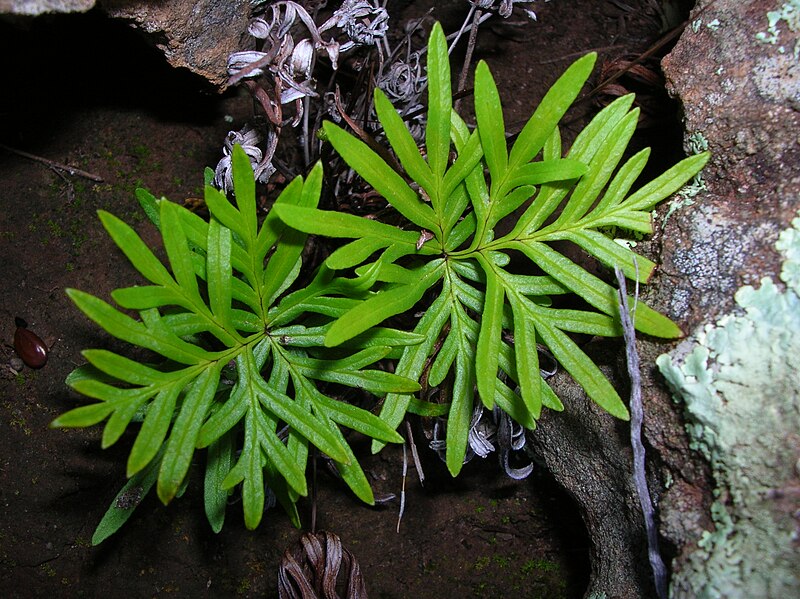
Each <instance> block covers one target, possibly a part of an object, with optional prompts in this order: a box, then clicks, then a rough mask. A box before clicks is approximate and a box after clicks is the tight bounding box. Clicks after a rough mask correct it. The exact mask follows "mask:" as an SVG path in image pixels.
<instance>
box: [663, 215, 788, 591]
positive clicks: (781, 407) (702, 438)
mask: <svg viewBox="0 0 800 599" xmlns="http://www.w3.org/2000/svg"><path fill="white" fill-rule="evenodd" d="M792 224H793V228H790V229H788V230H786V231H784V232H783V233H782V234H781V237H780V240H779V241H778V243H777V245H776V247H777V249H778V250H779V251H780V252H781V254H782V255H783V257H784V260H785V261H784V263H783V269H782V272H781V279H782V281H783V283H784V284H785V286H786V287H785V289H781V288H779V286H778V284H776V283H775V282H773V281H772V280H771V279H769V278H764V279H762V280H761V285H760V287H759V288H758V289H756V288H754V287H752V286H745V287H742V288H741V289H739V290H738V291H737V293H736V295H735V299H736V303H737V304H738V306H739V307H740V308H741V310H739V311H737V313H736V314H730V315H727V316H725V317H723V318H722V319H720V320H719V321H718V322H717V323H716V324H714V325H707V326H706V327H705V329H704V330H703V331H702V332H701V333H699V334H697V335H696V336H695V338H694V339H693V340H692V341H691V349H690V351H689V353H688V355H685V357H684V358H683V359H680V360H679V359H678V358H677V357H674V356H670V355H662V356H660V357H659V358H658V360H657V364H658V366H659V368H660V369H661V372H662V374H663V375H664V377H665V378H666V379H667V381H668V382H669V384H670V386H671V387H672V389H673V391H674V393H675V395H676V397H677V398H678V399H679V400H681V401H682V402H683V403H684V405H685V407H686V411H687V419H688V421H689V425H688V427H689V434H690V437H691V439H692V442H693V445H694V448H695V449H697V450H699V451H701V452H702V453H703V455H704V456H705V457H706V459H708V460H709V462H710V463H711V466H712V469H713V473H714V478H715V481H716V489H715V497H716V499H715V502H714V504H713V506H712V518H713V521H714V524H715V528H714V530H713V531H706V532H705V533H704V534H703V536H702V538H700V539H698V542H697V548H696V549H695V550H694V551H693V552H692V553H691V554H690V555H689V556H688V557H686V558H682V559H681V560H680V563H677V564H676V568H675V573H674V575H673V579H672V585H671V596H672V597H674V598H685V597H686V598H688V597H693V598H694V597H699V598H716V597H725V598H742V599H744V598H752V597H763V598H776V599H777V598H783V597H797V596H800V530H799V529H798V524H799V522H798V518H800V511H798V507H799V506H798V500H799V499H800V481H799V480H798V478H799V476H800V472H798V467H800V462H798V458H800V218H796V219H795V220H794V221H793V223H792ZM684 350H685V346H684ZM674 353H675V355H676V356H677V352H674ZM679 362H680V363H679Z"/></svg>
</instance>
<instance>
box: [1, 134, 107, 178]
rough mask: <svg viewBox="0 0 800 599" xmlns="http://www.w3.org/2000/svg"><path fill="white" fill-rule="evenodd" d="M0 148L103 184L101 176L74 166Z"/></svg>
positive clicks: (5, 146)
mask: <svg viewBox="0 0 800 599" xmlns="http://www.w3.org/2000/svg"><path fill="white" fill-rule="evenodd" d="M0 148H3V149H4V150H5V151H6V152H11V153H12V154H16V155H17V156H22V157H23V158H27V159H28V160H34V161H36V162H39V163H41V164H45V165H47V166H49V167H50V168H53V169H57V170H59V171H65V172H67V173H69V174H70V175H73V176H78V177H83V178H84V179H90V180H92V181H97V182H98V183H102V182H103V178H102V177H101V176H99V175H95V174H93V173H89V172H86V171H84V170H81V169H79V168H75V167H73V166H69V165H67V164H62V163H60V162H54V161H52V160H48V159H47V158H42V157H41V156H36V155H35V154H29V153H28V152H23V151H22V150H17V149H15V148H11V147H9V146H7V145H4V144H0Z"/></svg>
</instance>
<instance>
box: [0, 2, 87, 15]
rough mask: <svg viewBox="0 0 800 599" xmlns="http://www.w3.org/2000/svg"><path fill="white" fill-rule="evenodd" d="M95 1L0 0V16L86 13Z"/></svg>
mask: <svg viewBox="0 0 800 599" xmlns="http://www.w3.org/2000/svg"><path fill="white" fill-rule="evenodd" d="M94 4H95V0H0V14H8V15H24V16H38V15H42V14H47V13H59V12H86V11H87V10H89V9H90V8H93V7H94Z"/></svg>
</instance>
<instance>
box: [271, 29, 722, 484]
mask: <svg viewBox="0 0 800 599" xmlns="http://www.w3.org/2000/svg"><path fill="white" fill-rule="evenodd" d="M595 59H596V56H595V55H594V54H588V55H586V56H584V57H583V58H581V59H579V60H577V61H576V62H575V63H574V64H573V65H572V66H570V67H569V68H568V69H567V71H566V72H565V73H564V74H563V75H562V76H561V77H560V78H559V79H558V81H557V82H556V83H555V84H554V85H553V86H552V88H551V89H550V90H549V92H548V93H547V94H546V96H545V97H544V99H543V100H542V102H541V104H540V105H539V107H538V108H537V109H536V111H535V112H534V114H533V116H532V117H531V118H530V119H529V121H528V122H527V124H526V125H525V126H524V128H523V129H522V132H521V133H520V134H519V136H518V137H517V139H516V141H515V142H514V144H513V145H512V146H511V148H510V150H509V148H508V146H507V142H506V131H505V126H504V123H503V111H502V105H501V102H500V97H499V94H498V91H497V87H496V85H495V83H494V80H493V78H492V75H491V72H490V70H489V68H488V67H487V66H486V64H485V63H480V64H479V65H478V67H477V69H476V74H475V115H476V121H477V125H476V127H475V129H474V130H473V131H470V130H469V128H468V126H467V125H466V123H465V122H464V121H463V120H462V119H461V117H460V116H459V115H458V114H457V113H456V112H455V111H454V110H453V108H452V98H451V96H450V80H449V66H448V62H447V47H446V44H445V41H444V35H443V33H442V30H441V27H439V25H438V24H437V25H435V26H434V28H433V31H432V33H431V37H430V40H429V43H428V65H427V66H428V76H429V95H428V115H427V118H428V121H427V122H428V129H427V133H426V147H425V152H424V153H423V152H421V151H420V149H419V148H417V147H416V144H415V143H414V142H413V140H412V138H411V135H410V133H409V131H408V130H407V128H406V126H405V124H404V123H403V122H402V120H401V119H400V117H399V116H398V114H397V113H396V112H395V111H394V109H393V107H392V106H391V104H390V103H389V101H388V100H387V99H386V98H385V96H384V95H383V94H381V92H380V91H376V93H375V106H376V112H377V114H378V118H379V120H380V122H381V124H382V126H383V129H384V131H385V132H386V137H387V140H388V141H389V143H390V145H391V147H392V150H393V151H394V153H395V155H396V156H397V158H398V160H399V162H400V164H401V165H402V166H403V168H404V169H405V171H406V174H407V175H408V177H409V178H410V179H411V180H413V181H414V183H415V184H416V186H418V187H414V186H411V185H409V184H408V183H407V182H406V181H405V180H404V179H403V177H401V176H400V175H399V174H397V173H396V172H395V171H394V170H393V169H392V168H391V167H390V166H389V165H388V164H386V163H385V162H384V161H383V160H382V159H381V158H380V157H379V156H378V154H376V153H375V152H373V151H372V150H371V149H369V148H368V147H367V146H366V145H365V144H363V143H362V142H360V141H359V140H358V139H356V138H355V137H354V136H352V135H350V134H348V133H346V132H345V131H343V130H342V129H340V128H339V127H337V126H336V125H333V124H332V123H325V125H324V128H325V133H326V136H327V139H328V141H329V142H330V143H331V145H332V146H333V147H334V149H335V150H336V151H337V152H338V153H339V154H340V155H341V156H342V157H343V158H344V159H345V161H346V162H347V163H348V164H349V165H350V166H351V167H352V168H353V169H354V170H355V171H356V172H358V173H359V174H360V175H361V176H363V177H364V179H365V180H366V181H367V182H368V183H370V185H372V186H373V187H374V188H375V190H376V191H377V192H378V193H380V194H381V195H383V196H384V197H385V198H386V200H387V201H388V202H389V203H390V204H391V205H392V206H393V207H394V208H395V209H396V210H397V211H398V212H399V213H400V214H401V215H403V216H404V217H405V218H406V219H408V221H409V223H408V226H404V227H403V228H402V229H399V228H395V227H392V226H389V225H386V224H382V223H379V222H376V221H374V220H367V219H363V218H360V217H356V216H352V215H336V214H332V213H328V212H323V211H319V210H316V209H314V208H310V207H297V206H291V205H281V206H276V207H275V208H274V210H273V213H275V214H277V216H278V217H279V218H280V219H281V220H283V221H284V222H285V223H286V224H288V225H289V226H291V227H294V228H296V229H297V230H299V231H303V232H304V233H308V234H317V235H328V236H333V237H340V238H345V239H352V240H353V241H351V242H349V243H347V244H346V245H345V246H343V247H342V248H341V249H339V250H337V252H335V253H334V254H332V255H331V256H330V257H329V258H328V259H327V262H326V266H327V267H328V268H330V269H333V270H336V269H347V268H355V272H356V273H364V272H371V273H372V274H373V275H374V277H375V284H374V286H373V287H372V289H371V295H369V296H367V297H365V298H364V299H362V300H360V302H359V303H357V304H355V305H354V306H353V307H352V308H350V309H349V310H347V311H346V312H345V313H344V314H342V315H340V316H339V317H338V318H337V320H336V321H335V322H334V323H333V325H332V326H331V327H330V329H329V331H328V334H327V337H326V340H325V342H326V345H329V346H335V345H338V344H340V343H344V342H346V341H347V340H348V339H350V338H352V337H354V336H356V335H360V334H363V332H364V331H366V330H368V329H369V328H370V327H372V326H375V325H377V324H380V323H382V322H384V321H385V320H386V319H388V318H390V317H392V316H395V315H398V314H400V313H402V312H406V311H409V310H412V309H415V310H419V309H420V308H422V309H424V314H423V315H422V317H421V318H420V319H419V321H418V322H417V325H416V328H415V329H414V333H416V334H418V335H420V336H421V337H423V338H424V339H425V340H424V341H422V342H421V343H420V344H418V345H409V346H408V347H406V348H405V349H404V350H403V354H402V356H401V357H400V359H399V361H398V363H397V366H396V369H395V372H396V373H398V374H400V375H402V376H405V377H408V378H410V379H413V380H421V379H423V378H424V377H426V376H427V380H428V383H429V384H434V385H436V384H439V385H441V386H442V389H443V392H442V393H440V396H444V397H446V398H447V401H449V408H448V417H447V439H446V440H447V454H446V461H447V465H448V468H449V470H450V472H451V473H452V474H453V475H456V474H457V473H458V472H459V471H460V469H461V466H462V463H463V460H464V456H465V452H466V446H467V435H468V432H469V425H470V418H471V414H472V411H473V403H474V401H475V399H474V394H475V391H476V390H477V395H478V396H479V398H480V401H482V402H483V404H484V405H485V406H487V407H493V406H494V405H499V406H500V407H501V408H502V409H503V410H505V411H506V412H508V413H509V414H510V415H511V416H512V417H513V418H514V419H515V420H516V421H518V422H519V423H520V424H522V425H524V426H526V427H528V428H533V427H534V426H535V423H536V419H538V418H539V416H540V414H541V410H542V407H550V408H552V409H561V408H562V405H561V403H560V401H559V400H558V398H557V397H556V396H555V393H553V391H552V389H551V388H550V386H549V385H548V384H547V382H546V381H545V380H544V379H543V378H542V376H541V375H540V373H539V363H538V350H537V347H539V346H544V347H546V348H547V349H548V350H549V352H550V353H551V354H552V355H553V356H554V357H555V359H556V360H557V361H558V362H559V363H560V364H561V365H562V366H563V367H564V369H565V370H567V372H569V373H570V375H572V377H573V378H574V379H575V381H576V382H577V383H578V384H580V385H581V386H582V387H583V388H584V389H585V391H586V393H587V395H588V396H589V397H590V398H591V399H592V400H593V401H595V402H596V403H597V404H598V405H599V406H601V407H603V408H604V409H605V410H607V411H608V412H609V413H611V414H613V415H614V416H616V417H618V418H623V419H626V418H628V411H627V408H626V407H625V405H624V403H623V402H622V400H621V398H620V397H619V394H618V393H617V391H616V390H615V389H614V387H613V386H612V384H611V383H610V382H609V381H608V379H607V378H606V377H605V375H603V373H602V372H601V371H600V369H599V368H598V367H597V365H596V364H595V363H594V362H593V361H592V359H591V358H590V357H589V356H587V355H586V354H585V353H584V352H583V351H582V350H581V348H580V347H579V346H578V345H577V344H576V343H575V341H574V340H573V339H572V338H571V334H572V333H587V334H591V335H601V336H618V335H620V334H621V327H620V324H619V314H618V307H617V300H616V295H615V289H614V288H612V287H611V286H610V285H608V284H606V283H605V282H603V281H602V280H601V279H599V278H598V277H596V276H594V275H591V274H590V273H588V272H587V271H586V270H585V269H584V268H583V267H582V266H580V265H579V264H576V263H575V262H573V261H572V260H570V259H569V258H567V257H566V256H564V255H563V254H561V253H559V252H558V251H556V250H555V249H553V247H552V246H551V245H550V244H551V243H552V242H555V241H570V242H572V243H574V244H576V245H578V246H579V247H581V248H582V249H583V250H584V251H585V252H586V253H587V254H589V255H591V256H593V257H595V258H596V259H598V260H599V261H600V262H601V263H603V264H605V265H607V266H609V267H613V266H619V267H620V268H621V269H622V270H623V272H624V273H625V274H626V276H628V277H629V278H637V279H638V280H640V281H643V282H645V281H647V279H648V278H649V277H650V275H651V274H652V272H653V269H654V268H655V264H654V263H653V262H652V261H650V260H648V259H647V258H645V257H644V256H640V255H638V254H635V253H634V252H633V251H631V250H630V249H628V248H624V247H622V246H620V245H618V244H616V243H615V242H614V241H613V240H611V239H609V238H608V237H606V236H605V235H604V234H603V233H602V232H601V228H602V227H608V226H609V225H614V226H616V227H620V228H623V229H627V230H630V231H636V232H642V233H649V232H651V223H650V218H651V217H650V214H649V211H650V209H652V207H653V206H655V205H656V204H657V203H658V202H660V201H661V200H663V199H665V198H667V197H668V196H669V195H670V194H671V193H673V192H675V191H676V190H677V189H679V188H680V187H681V186H682V185H683V184H684V183H685V182H686V181H688V180H689V179H690V178H691V177H692V176H693V175H694V174H696V173H697V172H698V171H699V170H700V169H701V168H702V167H703V165H704V164H705V162H706V160H707V158H708V156H707V155H705V154H702V155H698V156H693V157H691V158H687V159H686V160H683V161H682V162H680V163H679V164H677V165H676V166H674V167H673V168H671V169H669V170H668V171H667V172H666V173H664V174H663V175H661V176H660V177H657V178H656V179H655V180H654V181H652V182H651V183H649V184H647V185H644V186H643V187H641V188H640V189H639V190H638V191H635V192H633V193H631V188H632V186H633V185H634V183H635V182H636V180H637V178H638V177H639V175H640V174H641V172H642V170H643V168H644V166H645V163H646V161H647V157H648V151H643V152H639V153H638V154H636V155H634V156H633V157H631V158H630V159H628V160H627V161H626V162H625V163H624V164H620V162H621V160H622V157H623V156H624V154H625V151H626V148H627V146H628V142H629V141H630V138H631V136H632V135H633V132H634V129H635V126H636V122H637V118H638V111H637V110H636V109H633V110H632V109H631V106H632V102H633V97H632V96H625V97H622V98H620V99H618V100H617V101H616V102H614V103H612V104H611V105H609V106H608V107H606V108H605V109H604V110H602V111H601V112H600V113H599V114H598V115H597V116H596V117H595V118H594V119H593V120H592V121H591V122H590V123H589V125H587V126H586V128H585V129H584V130H583V131H582V132H581V134H580V135H579V136H578V137H577V139H576V140H575V143H574V144H573V145H572V147H571V149H570V151H569V152H568V153H567V154H566V155H565V156H563V155H562V150H561V139H560V134H559V130H558V123H559V121H560V120H561V118H562V117H563V116H564V114H565V113H566V111H567V110H568V109H569V107H570V106H571V105H572V103H573V102H574V100H575V98H576V97H577V96H578V94H579V93H580V90H581V88H582V87H583V85H584V83H585V82H586V80H587V78H588V77H589V75H590V73H591V70H592V68H593V66H594V62H595ZM451 149H454V150H455V152H456V159H455V161H454V162H453V163H452V164H451V165H449V166H448V163H447V156H448V155H449V153H450V151H451ZM537 157H540V158H539V159H537ZM417 189H418V190H419V191H417ZM512 214H518V216H512ZM509 218H513V219H515V220H514V221H512V222H511V225H512V227H511V231H510V232H508V233H506V234H504V235H497V231H496V226H497V225H498V223H499V222H500V221H501V220H504V219H506V220H507V219H509ZM512 255H517V256H520V255H521V256H524V257H525V258H527V260H528V261H529V263H530V269H531V271H533V272H536V271H537V270H539V271H543V272H544V273H545V276H541V275H539V276H528V275H520V274H517V273H516V272H512V271H509V270H508V264H509V263H510V260H511V257H512ZM515 268H519V266H516V267H515ZM376 271H377V274H376ZM565 293H573V294H575V295H577V296H579V297H580V298H582V299H583V301H584V302H585V303H586V304H587V309H584V310H566V309H561V308H558V307H554V305H553V302H552V299H551V297H552V296H557V295H563V294H565ZM431 297H433V299H432V300H431V299H430V298H431ZM423 298H426V299H425V300H424V301H425V302H429V303H423ZM630 303H631V305H635V306H636V308H635V314H634V315H633V316H634V322H635V324H636V328H637V329H638V330H639V331H641V332H643V333H646V334H649V335H654V336H657V337H664V338H673V337H677V336H680V334H681V331H680V330H679V329H678V327H677V326H676V325H675V324H674V323H673V322H672V321H670V320H669V319H668V318H666V317H665V316H663V315H661V314H659V313H658V312H656V311H655V310H653V309H651V308H650V307H648V306H647V305H645V304H644V303H643V302H641V301H639V302H630ZM512 340H513V341H512ZM416 405H418V403H417V400H416V399H414V398H413V397H412V395H411V394H410V393H406V392H394V393H389V394H388V395H387V397H386V401H385V402H384V405H383V408H382V411H381V418H382V419H384V420H385V421H386V423H387V424H388V425H389V426H390V427H391V428H395V427H396V426H398V425H399V424H400V422H401V421H402V419H403V418H404V417H405V414H406V412H407V411H408V410H410V409H415V406H416ZM382 445H383V442H382V441H380V440H375V441H374V442H373V450H375V451H377V450H378V449H380V447H382Z"/></svg>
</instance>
